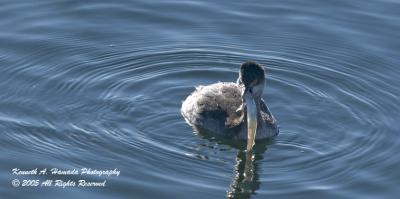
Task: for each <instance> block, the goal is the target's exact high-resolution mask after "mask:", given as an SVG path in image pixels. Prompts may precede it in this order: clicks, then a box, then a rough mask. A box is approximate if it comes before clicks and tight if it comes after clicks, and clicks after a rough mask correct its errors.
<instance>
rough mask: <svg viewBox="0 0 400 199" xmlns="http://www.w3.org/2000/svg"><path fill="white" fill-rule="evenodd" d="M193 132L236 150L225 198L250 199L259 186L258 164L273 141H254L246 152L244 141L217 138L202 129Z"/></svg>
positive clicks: (259, 165) (259, 166)
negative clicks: (252, 146) (234, 162)
mask: <svg viewBox="0 0 400 199" xmlns="http://www.w3.org/2000/svg"><path fill="white" fill-rule="evenodd" d="M194 130H195V131H196V132H197V133H198V135H199V136H200V137H201V138H204V139H208V140H210V141H213V142H217V143H218V144H224V145H228V146H230V147H232V148H235V149H238V153H237V155H236V164H235V166H234V175H233V178H232V182H231V184H230V186H229V190H228V192H227V198H230V199H245V198H251V196H252V195H253V194H256V191H257V190H258V189H259V188H260V185H261V182H260V180H259V174H258V171H259V169H260V168H261V167H262V166H261V164H260V163H261V160H262V159H263V155H264V153H265V152H266V151H267V148H268V145H270V144H272V143H273V142H274V140H273V139H262V140H256V144H255V145H254V148H253V150H252V151H249V152H247V151H246V146H247V142H246V140H230V139H224V138H218V137H214V136H213V135H212V134H211V133H209V132H207V131H204V130H203V129H199V128H195V129H194Z"/></svg>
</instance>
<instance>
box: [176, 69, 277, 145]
mask: <svg viewBox="0 0 400 199" xmlns="http://www.w3.org/2000/svg"><path fill="white" fill-rule="evenodd" d="M264 73H265V72H264V69H263V68H262V66H260V65H259V64H257V63H256V62H252V61H249V62H245V63H243V64H242V65H241V66H240V71H239V78H238V79H237V82H236V83H234V82H219V83H215V84H211V85H208V86H199V87H197V88H196V90H195V91H194V92H193V93H192V94H191V95H190V96H188V97H187V98H186V100H185V101H184V102H183V103H182V109H181V113H182V115H183V117H184V118H185V120H186V121H187V122H188V123H189V124H190V125H191V126H193V127H195V128H196V129H197V130H205V131H207V132H209V133H211V134H213V135H215V136H217V137H222V138H227V139H248V148H247V149H249V147H250V148H251V147H252V146H253V145H254V139H263V138H271V137H274V136H276V135H278V133H279V128H278V125H277V121H276V119H275V118H274V116H273V115H272V114H271V112H270V111H269V109H268V107H267V105H266V104H265V102H264V100H263V99H262V98H261V96H262V94H263V91H264V86H265V74H264ZM249 145H251V146H249Z"/></svg>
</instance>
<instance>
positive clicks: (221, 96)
mask: <svg viewBox="0 0 400 199" xmlns="http://www.w3.org/2000/svg"><path fill="white" fill-rule="evenodd" d="M241 92H242V88H241V87H240V86H239V85H238V84H236V83H225V82H219V83H215V84H211V85H208V86H200V87H197V88H196V90H195V91H194V92H193V93H192V94H191V95H190V96H188V97H187V98H186V100H185V101H184V102H183V104H182V109H181V112H182V115H183V116H184V118H185V119H186V120H187V121H188V122H189V123H190V124H191V125H192V126H195V127H198V128H202V129H204V130H206V131H209V132H213V133H216V134H218V135H219V136H222V137H231V136H234V135H233V134H234V131H235V128H238V125H239V123H240V121H239V119H240V116H241V115H240V114H239V113H238V112H237V109H238V108H239V107H240V105H241V104H242V99H241Z"/></svg>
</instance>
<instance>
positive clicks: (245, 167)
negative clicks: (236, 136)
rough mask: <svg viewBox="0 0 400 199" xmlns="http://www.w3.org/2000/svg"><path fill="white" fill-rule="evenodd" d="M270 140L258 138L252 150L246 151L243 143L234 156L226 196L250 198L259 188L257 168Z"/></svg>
mask: <svg viewBox="0 0 400 199" xmlns="http://www.w3.org/2000/svg"><path fill="white" fill-rule="evenodd" d="M268 143H270V140H259V141H257V144H256V145H255V146H254V148H253V150H252V151H250V152H246V150H245V144H244V146H243V148H241V149H240V150H239V152H238V154H237V156H236V164H235V175H234V177H233V179H232V182H231V185H230V188H229V191H228V194H227V197H228V198H236V199H238V198H240V199H242V198H250V197H251V195H252V194H254V193H255V192H256V191H257V190H258V189H259V188H260V184H261V182H260V180H259V175H258V169H259V167H260V166H261V165H260V162H261V160H262V159H263V154H264V152H265V151H266V150H267V145H268Z"/></svg>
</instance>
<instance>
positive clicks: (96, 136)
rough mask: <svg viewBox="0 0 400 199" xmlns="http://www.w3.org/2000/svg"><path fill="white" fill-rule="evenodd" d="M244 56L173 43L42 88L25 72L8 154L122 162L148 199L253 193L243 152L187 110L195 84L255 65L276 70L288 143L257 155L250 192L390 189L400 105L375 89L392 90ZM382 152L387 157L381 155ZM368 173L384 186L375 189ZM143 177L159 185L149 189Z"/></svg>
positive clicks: (120, 56)
mask: <svg viewBox="0 0 400 199" xmlns="http://www.w3.org/2000/svg"><path fill="white" fill-rule="evenodd" d="M210 49H213V50H210ZM240 49H241V48H234V47H227V46H226V47H219V48H217V47H216V46H187V45H177V46H170V45H164V46H156V47H152V48H143V49H140V50H135V51H126V52H119V53H109V54H105V55H102V56H100V57H95V58H93V59H92V60H90V61H87V62H83V63H70V66H69V67H68V69H67V70H65V69H62V68H63V66H60V67H58V66H55V67H54V68H52V69H49V70H47V71H44V72H43V73H54V75H47V76H45V77H44V78H40V79H38V76H41V75H42V74H35V73H32V72H31V71H29V66H25V65H24V64H21V65H20V67H17V68H14V69H13V70H12V71H10V74H13V75H12V76H11V77H10V78H18V77H21V76H27V77H29V76H31V78H25V79H27V81H28V83H26V84H22V85H21V86H20V89H21V90H16V91H13V92H10V93H9V94H11V95H8V96H7V97H9V98H15V99H18V100H14V101H13V102H8V103H5V102H2V105H1V109H2V115H1V117H0V118H1V121H2V125H1V128H2V130H3V136H2V138H1V139H2V143H3V144H4V145H3V146H6V147H9V148H14V149H16V148H15V146H14V145H15V144H17V145H18V146H19V147H18V149H16V151H20V152H21V153H26V152H27V150H29V151H34V152H35V153H36V154H38V156H39V157H42V158H43V159H45V158H44V156H51V157H54V158H55V159H57V160H58V163H57V164H56V165H53V166H61V165H62V167H67V168H68V167H77V166H85V167H86V166H88V165H96V164H99V160H98V156H99V155H100V156H101V157H102V158H101V160H100V161H101V163H100V164H101V165H104V166H110V161H112V162H114V163H111V165H114V166H116V167H119V168H120V169H121V170H122V172H124V176H123V177H122V178H121V179H118V180H116V181H117V182H115V183H116V184H120V183H128V184H131V185H132V186H128V187H130V188H129V189H134V190H136V191H138V190H140V189H151V188H157V187H158V186H165V183H167V184H171V186H172V185H173V189H179V188H177V187H176V186H175V185H179V186H181V187H182V188H181V189H185V190H187V189H189V190H192V191H200V192H201V190H213V193H214V194H215V196H216V197H220V196H221V195H222V196H223V195H224V194H225V193H226V192H227V191H229V189H230V188H229V187H230V185H229V184H231V183H233V184H232V185H231V186H232V189H231V190H230V191H229V193H228V196H229V197H242V196H245V195H246V194H251V193H252V191H250V192H248V191H244V190H243V189H240V188H238V186H239V185H238V184H237V182H236V181H237V180H238V179H239V178H240V177H234V176H238V175H240V170H241V167H242V166H240V162H242V161H243V159H241V157H242V156H241V155H240V151H241V150H243V147H241V146H240V143H239V145H237V144H235V143H226V142H220V141H218V140H208V139H204V138H202V137H201V136H198V135H197V134H194V133H192V130H191V128H190V127H189V126H188V125H187V124H186V123H185V122H184V120H183V118H182V117H181V116H180V105H181V102H182V101H183V100H184V99H185V98H186V96H187V95H189V94H190V93H191V92H192V91H193V89H194V87H195V86H198V85H201V84H210V83H213V82H215V81H234V80H235V78H236V76H237V70H238V66H239V64H240V63H241V62H243V61H244V60H248V59H251V60H256V61H257V62H260V63H261V64H263V65H265V66H266V68H267V74H268V75H267V76H268V80H267V87H266V92H265V95H264V96H263V97H264V99H265V100H266V101H267V103H268V104H269V106H270V109H271V110H272V111H273V113H274V114H275V116H276V117H277V118H278V119H279V122H280V126H281V134H280V135H279V137H278V138H277V139H275V140H274V141H273V142H272V143H261V145H263V146H264V147H266V148H264V149H260V150H258V152H257V153H256V156H257V157H258V158H256V162H255V164H256V167H255V169H256V170H255V172H256V180H255V183H256V185H254V186H255V187H254V186H253V187H251V186H250V190H253V191H257V192H259V193H260V194H267V195H280V194H282V193H285V194H287V195H291V194H301V193H303V192H304V190H309V191H320V190H343V189H345V190H348V189H351V187H352V186H356V185H358V184H359V183H361V184H362V183H366V182H367V183H377V187H378V188H382V189H383V187H384V186H385V181H387V180H388V179H386V178H385V177H384V176H385V172H387V171H385V166H381V165H379V164H378V163H379V162H382V161H390V158H389V156H390V154H392V153H393V150H396V148H395V147H396V144H395V143H394V142H393V140H395V138H396V135H395V134H394V129H393V128H392V127H390V126H388V123H390V121H383V120H382V119H383V118H386V116H385V115H383V114H385V112H383V111H382V110H390V109H394V108H396V107H393V106H394V105H393V104H391V103H378V101H380V99H382V98H384V99H386V100H389V101H390V100H396V99H395V97H394V96H393V95H390V94H387V95H386V96H382V95H385V94H386V93H385V92H380V91H377V90H376V89H373V88H370V86H372V85H374V86H381V87H384V86H387V85H385V83H384V82H382V81H379V80H378V79H376V77H375V75H376V74H374V73H372V72H371V71H369V70H367V69H365V71H362V70H364V69H363V68H362V67H360V68H357V69H355V68H354V66H352V67H346V66H348V65H349V64H346V63H335V62H330V63H329V64H332V65H320V64H319V63H317V62H316V60H320V59H321V58H320V57H312V56H309V55H307V54H302V55H301V59H300V58H299V57H293V55H290V56H288V55H285V54H283V53H276V52H264V53H265V54H268V55H269V56H257V55H260V54H264V53H263V52H260V51H257V52H249V51H247V52H246V53H245V52H243V50H240ZM48 56H51V55H48ZM43 59H45V58H43ZM39 63H40V60H38V64H39ZM31 64H34V63H31ZM339 64H343V67H339V66H338V65H339ZM360 74H361V75H363V76H360ZM5 82H6V83H7V80H6V81H5ZM32 85H34V87H33V88H32ZM376 92H380V94H379V95H376ZM28 98H29V100H27V99H28ZM16 110H17V111H16ZM391 129H392V130H391ZM259 147H260V146H259ZM381 147H384V148H385V150H377V148H381ZM28 148H29V149H28ZM267 148H268V150H267V151H266V149H267ZM14 153H17V152H14ZM237 153H238V154H237ZM236 156H237V157H236ZM235 157H236V158H235ZM54 158H53V159H54ZM392 161H393V160H392ZM94 162H96V164H94ZM235 162H236V163H235ZM48 163H49V164H51V163H50V162H48ZM35 164H37V163H35ZM236 164H237V168H236V169H235V168H234V165H236ZM393 164H394V162H393ZM159 165H162V166H159ZM372 165H375V166H372ZM388 165H389V166H390V165H391V164H388ZM386 166H387V165H386ZM132 167H134V168H135V172H133V173H132V172H130V170H131V169H130V168H132ZM369 170H373V171H375V172H373V174H372V173H371V172H369ZM238 172H239V173H238ZM365 175H367V176H370V175H372V176H371V177H374V178H375V179H378V181H376V182H375V181H374V182H372V181H366V179H365V178H366V176H365ZM128 179H129V180H128ZM143 179H148V180H145V181H146V182H147V183H145V184H142V183H140V182H141V181H143ZM235 179H236V180H235ZM338 182H340V183H338ZM179 186H178V187H179ZM259 186H261V187H264V186H265V187H266V188H265V189H260V190H258V189H259ZM132 187H133V188H132ZM171 188H172V187H171ZM127 189H128V188H127ZM114 194H117V193H114ZM154 194H155V195H154V196H158V195H157V194H156V193H154ZM158 194H167V193H158ZM335 194H339V195H342V194H345V192H343V193H340V192H339V193H336V192H335Z"/></svg>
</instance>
